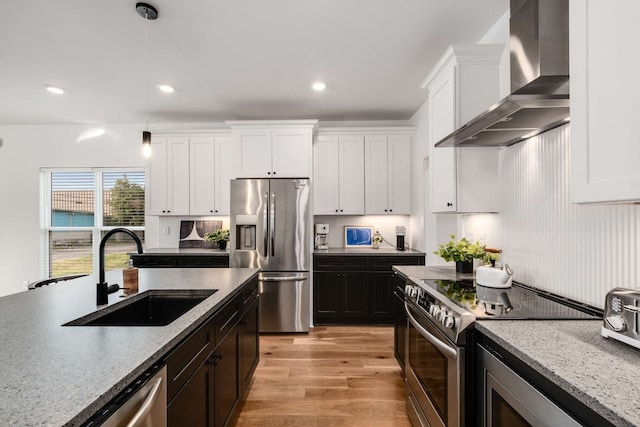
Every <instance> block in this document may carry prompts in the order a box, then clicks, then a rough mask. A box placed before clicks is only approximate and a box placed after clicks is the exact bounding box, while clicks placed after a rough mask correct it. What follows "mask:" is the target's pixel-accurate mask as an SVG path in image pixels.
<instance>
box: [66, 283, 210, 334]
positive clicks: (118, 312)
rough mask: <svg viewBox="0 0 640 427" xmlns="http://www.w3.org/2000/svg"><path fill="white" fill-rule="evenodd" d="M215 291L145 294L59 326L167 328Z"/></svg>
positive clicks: (161, 291)
mask: <svg viewBox="0 0 640 427" xmlns="http://www.w3.org/2000/svg"><path fill="white" fill-rule="evenodd" d="M216 291H217V289H206V290H164V291H163V290H154V291H146V292H143V293H141V294H139V295H136V296H132V297H130V299H128V300H125V301H122V302H120V303H117V304H114V305H113V306H112V307H106V308H104V309H102V310H98V311H95V312H93V313H91V314H88V315H86V316H83V317H80V318H78V319H75V320H72V321H71V322H69V323H65V324H64V325H62V326H166V325H168V324H169V323H171V322H173V321H174V320H176V319H177V318H178V317H180V316H182V315H183V314H185V313H186V312H187V311H189V310H191V309H192V308H193V307H195V306H196V305H198V304H199V303H201V302H202V301H204V300H205V299H207V298H208V297H210V296H211V295H213V294H214V293H215V292H216Z"/></svg>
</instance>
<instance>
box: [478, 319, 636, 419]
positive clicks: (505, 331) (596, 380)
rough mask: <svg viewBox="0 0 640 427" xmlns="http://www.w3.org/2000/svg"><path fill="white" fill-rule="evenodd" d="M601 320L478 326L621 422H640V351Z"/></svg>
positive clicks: (505, 322) (493, 322)
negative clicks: (613, 335) (605, 333)
mask: <svg viewBox="0 0 640 427" xmlns="http://www.w3.org/2000/svg"><path fill="white" fill-rule="evenodd" d="M601 326H602V321H600V320H593V321H592V320H581V321H575V320H574V321H571V320H554V321H546V320H545V321H540V320H536V321H533V320H532V321H527V320H500V321H496V320H489V321H479V322H477V323H476V329H477V330H478V331H480V332H481V333H482V334H484V335H486V336H487V337H489V338H491V339H492V340H494V341H495V342H496V343H498V344H499V345H500V346H502V347H504V348H505V349H506V350H507V351H509V352H510V353H512V354H513V355H514V356H516V357H518V358H519V359H521V360H522V361H523V362H525V363H526V364H527V365H529V366H530V367H531V368H532V369H534V370H535V371H537V372H538V373H540V374H542V375H543V376H544V377H546V378H548V379H549V380H551V381H552V382H553V383H555V384H557V385H558V386H559V387H560V388H562V389H563V390H565V391H567V392H568V393H569V394H571V395H572V396H574V397H575V398H576V399H578V400H579V401H580V402H582V403H584V404H585V405H586V406H588V407H589V408H591V409H592V410H594V411H595V412H596V413H598V414H600V415H601V416H602V417H603V418H605V419H607V420H609V421H610V422H611V423H613V424H614V425H617V426H638V425H640V387H638V384H637V382H638V378H640V350H638V349H636V348H634V347H631V346H629V345H626V344H623V343H621V342H619V341H615V340H612V339H610V338H609V339H607V338H604V337H602V336H600V328H601Z"/></svg>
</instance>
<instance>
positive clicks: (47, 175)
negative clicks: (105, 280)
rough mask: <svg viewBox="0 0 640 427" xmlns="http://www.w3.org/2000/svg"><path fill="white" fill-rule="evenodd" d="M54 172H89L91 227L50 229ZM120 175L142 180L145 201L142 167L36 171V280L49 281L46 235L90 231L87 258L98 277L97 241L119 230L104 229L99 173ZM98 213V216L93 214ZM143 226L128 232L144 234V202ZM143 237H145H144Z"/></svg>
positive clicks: (49, 261) (109, 227) (49, 260)
mask: <svg viewBox="0 0 640 427" xmlns="http://www.w3.org/2000/svg"><path fill="white" fill-rule="evenodd" d="M57 172H92V173H93V178H94V183H93V191H94V196H93V203H94V206H93V212H94V216H93V218H94V219H93V226H63V227H61V226H53V225H52V215H51V208H52V200H51V196H52V189H51V184H52V178H51V176H52V173H57ZM105 172H109V173H123V174H126V173H127V172H136V173H140V172H142V174H143V175H144V177H145V182H144V190H145V198H146V191H147V182H146V172H145V168H144V167H100V168H98V167H94V168H40V268H39V269H40V277H43V278H49V277H51V246H50V243H51V242H50V235H51V232H52V231H53V232H55V231H91V248H92V249H91V254H92V273H93V274H94V275H98V273H99V272H98V270H99V265H98V262H97V260H98V257H99V252H100V241H101V240H102V233H103V232H105V231H109V230H112V229H114V228H120V227H121V226H105V225H104V201H103V198H104V194H103V173H105ZM97 212H99V213H100V215H97V214H96V213H97ZM143 218H144V223H145V224H144V225H141V226H127V228H128V229H130V230H132V231H145V227H146V199H145V214H144V215H143ZM145 237H146V236H145Z"/></svg>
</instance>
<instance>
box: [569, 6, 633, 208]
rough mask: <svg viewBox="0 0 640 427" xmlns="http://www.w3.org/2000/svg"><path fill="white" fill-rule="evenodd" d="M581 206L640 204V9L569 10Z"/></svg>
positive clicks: (574, 195) (574, 156)
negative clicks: (639, 77)
mask: <svg viewBox="0 0 640 427" xmlns="http://www.w3.org/2000/svg"><path fill="white" fill-rule="evenodd" d="M569 13H570V15H569V19H570V22H571V25H570V29H569V30H570V38H569V45H570V48H569V52H570V67H571V68H570V69H571V150H570V152H571V181H570V182H571V187H570V198H571V201H572V202H574V203H607V202H628V201H638V200H640V167H638V165H639V162H640V137H639V136H638V131H637V130H636V129H635V124H636V123H637V121H638V99H640V88H639V86H638V85H637V83H636V81H637V73H638V69H640V56H638V55H637V54H634V53H633V52H635V51H636V49H637V45H638V30H637V27H636V25H637V17H638V16H640V2H639V1H637V0H618V1H616V2H614V3H612V2H608V1H605V0H575V1H571V2H570V3H569Z"/></svg>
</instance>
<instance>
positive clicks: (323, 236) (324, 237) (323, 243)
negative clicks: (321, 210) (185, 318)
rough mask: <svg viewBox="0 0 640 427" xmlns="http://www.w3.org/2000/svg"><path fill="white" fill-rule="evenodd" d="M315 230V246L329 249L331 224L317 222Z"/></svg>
mask: <svg viewBox="0 0 640 427" xmlns="http://www.w3.org/2000/svg"><path fill="white" fill-rule="evenodd" d="M315 232H316V237H315V240H314V242H315V248H316V249H329V224H316V225H315Z"/></svg>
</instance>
